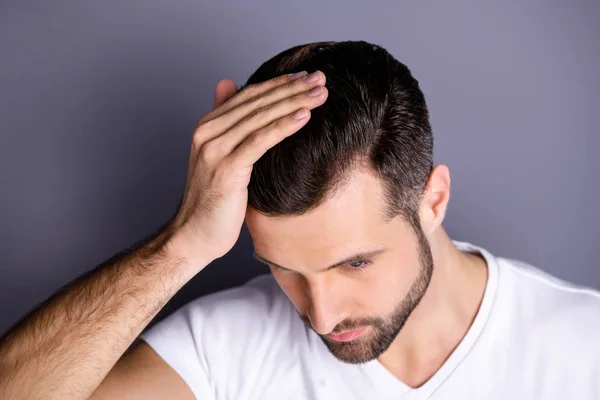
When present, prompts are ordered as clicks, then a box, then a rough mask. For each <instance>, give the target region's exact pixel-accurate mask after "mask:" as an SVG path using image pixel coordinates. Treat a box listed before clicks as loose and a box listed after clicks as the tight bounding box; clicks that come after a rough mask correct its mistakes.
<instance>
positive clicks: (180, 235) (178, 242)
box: [164, 231, 217, 279]
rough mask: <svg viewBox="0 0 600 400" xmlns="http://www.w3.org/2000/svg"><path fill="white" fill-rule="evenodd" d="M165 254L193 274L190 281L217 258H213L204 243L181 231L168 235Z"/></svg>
mask: <svg viewBox="0 0 600 400" xmlns="http://www.w3.org/2000/svg"><path fill="white" fill-rule="evenodd" d="M164 252H165V254H166V256H167V257H168V258H169V259H171V260H173V261H174V262H176V263H178V264H180V265H181V268H182V269H184V270H186V271H187V272H188V273H189V274H191V276H190V279H191V278H192V277H193V276H194V275H196V274H197V273H198V272H200V271H201V270H203V269H204V268H205V267H206V266H207V265H208V264H210V263H211V262H213V261H214V260H215V259H216V258H217V257H213V256H211V254H210V252H209V251H208V249H206V248H205V246H203V245H202V243H199V242H198V240H194V239H193V237H191V236H190V235H187V234H185V233H184V232H181V231H174V232H171V233H170V234H168V235H167V237H166V238H165V242H164Z"/></svg>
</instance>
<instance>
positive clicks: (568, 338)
mask: <svg viewBox="0 0 600 400" xmlns="http://www.w3.org/2000/svg"><path fill="white" fill-rule="evenodd" d="M497 261H498V266H499V270H500V276H501V282H502V281H504V282H502V283H501V285H500V287H502V286H503V285H504V289H503V292H502V293H503V294H502V297H503V299H504V300H506V301H508V302H512V307H511V312H513V313H514V318H517V319H520V320H521V321H522V325H523V326H524V327H527V332H526V334H527V336H529V337H530V338H531V339H532V340H535V341H537V342H538V343H540V345H543V346H544V347H546V349H553V350H552V351H558V352H572V353H573V354H595V356H596V357H598V358H600V340H598V338H599V337H600V292H599V291H598V290H596V289H593V288H590V287H586V286H582V285H577V284H574V283H571V282H568V281H565V280H563V279H560V278H558V277H556V276H553V275H551V274H549V273H547V272H544V271H542V270H541V269H539V268H537V267H534V266H533V265H531V264H528V263H525V262H522V261H518V260H513V259H507V258H497ZM590 352H591V353H590Z"/></svg>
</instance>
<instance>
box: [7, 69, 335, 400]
mask: <svg viewBox="0 0 600 400" xmlns="http://www.w3.org/2000/svg"><path fill="white" fill-rule="evenodd" d="M314 76H315V77H316V80H312V81H308V82H305V81H304V80H302V79H298V80H295V81H294V79H293V77H290V76H287V75H284V76H280V77H277V78H274V79H272V80H269V81H266V82H263V83H260V84H256V85H250V86H247V87H246V88H244V89H243V90H242V91H240V92H239V93H237V94H236V91H237V87H236V86H235V82H232V81H229V80H223V81H221V82H219V84H218V85H217V91H216V96H215V108H214V109H213V111H212V112H210V113H208V114H206V115H205V116H204V117H203V118H201V119H200V121H199V122H198V126H197V127H196V130H195V132H194V135H193V139H192V146H191V147H192V148H191V152H190V159H189V164H188V174H187V182H186V188H185V193H184V196H183V198H182V203H181V205H180V207H179V210H178V212H177V214H176V216H175V217H174V218H173V220H172V221H170V222H169V223H168V224H167V225H166V226H165V227H164V228H162V229H161V230H159V233H158V234H156V235H154V236H152V237H151V238H150V239H149V240H146V241H145V242H143V243H141V244H139V245H137V246H135V247H134V248H133V249H132V250H131V251H127V252H123V253H121V254H118V255H116V256H114V257H112V258H111V259H110V260H108V261H107V262H105V263H103V264H102V265H100V266H98V267H97V268H96V269H94V270H93V271H92V272H91V273H89V274H86V275H85V276H83V277H81V278H79V279H77V280H76V281H74V282H73V283H72V284H70V285H69V286H67V287H66V288H65V289H63V290H61V291H60V292H59V293H57V294H55V295H54V296H52V297H51V298H50V299H48V300H47V301H46V302H44V303H43V304H42V305H41V306H40V307H38V308H37V309H36V310H34V311H33V312H32V313H31V314H30V315H28V316H26V317H25V318H24V319H23V320H22V321H21V322H20V323H18V324H17V325H16V326H15V327H14V328H13V329H12V330H11V331H10V332H9V333H8V335H7V336H6V337H5V338H2V340H0V399H5V398H6V399H11V400H15V399H27V400H36V399H65V398H68V399H88V398H90V396H92V395H93V396H94V397H93V398H94V399H100V398H114V397H118V398H129V399H135V398H145V399H150V398H154V399H159V398H163V397H162V395H163V394H165V393H166V394H167V395H166V396H165V397H167V398H172V397H173V396H175V393H177V394H181V395H182V396H185V395H184V394H183V393H187V394H188V395H191V392H190V390H189V388H187V387H185V386H184V385H185V384H184V383H183V381H182V380H181V378H179V377H175V375H174V374H175V372H174V371H173V370H171V369H170V368H169V367H168V366H167V365H166V364H165V363H164V362H163V361H162V360H160V357H158V355H156V353H154V352H153V351H152V350H151V349H150V348H149V347H148V346H145V345H138V346H136V347H135V348H134V349H133V350H132V352H130V353H128V354H126V355H125V356H123V357H122V355H123V353H124V352H125V351H126V349H127V348H128V346H129V345H130V344H131V343H133V341H134V340H135V339H136V337H137V336H138V335H139V334H140V332H141V331H142V330H143V329H144V327H145V326H146V325H147V324H148V323H149V322H150V320H151V319H152V318H153V317H154V316H155V315H156V314H157V313H158V311H159V310H160V309H161V308H162V307H163V306H164V304H165V303H166V302H167V301H168V300H169V299H170V298H171V297H172V296H173V295H174V294H175V293H176V292H177V291H178V290H179V289H180V288H181V287H182V286H183V285H184V284H185V283H186V282H188V281H189V280H190V279H191V278H192V277H193V276H194V275H196V274H197V273H198V272H200V271H201V270H202V269H203V268H204V267H205V266H206V265H207V264H209V263H210V262H211V261H212V260H214V259H216V258H219V257H221V256H223V255H225V254H226V253H227V252H229V250H231V248H232V247H233V245H234V244H235V242H236V241H237V239H238V237H239V234H240V230H241V228H242V224H243V221H244V216H245V214H246V207H247V200H248V189H247V186H248V182H249V181H250V173H251V171H252V167H253V165H254V163H255V162H256V161H257V160H258V159H259V158H260V157H261V156H262V155H263V154H264V153H265V152H266V151H267V150H268V149H269V148H271V147H273V146H274V145H275V144H277V143H279V142H280V141H281V140H283V139H284V138H285V137H287V136H289V135H291V134H293V133H294V132H296V131H298V130H299V129H300V128H301V127H302V126H304V124H305V123H306V122H308V120H309V117H310V111H309V110H310V109H312V108H315V107H318V106H319V105H321V104H323V103H324V101H325V99H326V97H327V89H326V88H325V87H324V85H325V76H324V75H323V73H320V72H317V73H316V74H315V75H314ZM299 77H301V76H299ZM222 82H225V83H222ZM228 82H229V83H228ZM232 85H233V86H232ZM316 87H319V88H320V89H317V90H316V93H315V92H313V94H312V95H309V93H310V90H311V89H315V88H316ZM296 111H300V114H301V115H299V114H296V113H295V112H296ZM294 114H296V115H295V116H294ZM115 364H117V365H116V366H115ZM113 366H114V368H113ZM111 369H112V371H111ZM109 372H110V374H109ZM128 377H129V378H131V379H128ZM130 382H135V385H133V384H132V386H128V385H129V384H130ZM144 383H146V384H147V386H144V387H143V388H140V385H144ZM162 384H164V385H166V386H165V387H162V388H159V387H158V386H160V385H162ZM153 389H156V390H153ZM146 394H148V395H146ZM149 394H151V396H152V397H149V396H150V395H149Z"/></svg>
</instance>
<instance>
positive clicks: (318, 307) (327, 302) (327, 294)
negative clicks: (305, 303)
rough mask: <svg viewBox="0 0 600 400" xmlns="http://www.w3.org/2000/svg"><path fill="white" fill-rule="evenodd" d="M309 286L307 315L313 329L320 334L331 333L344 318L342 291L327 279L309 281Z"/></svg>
mask: <svg viewBox="0 0 600 400" xmlns="http://www.w3.org/2000/svg"><path fill="white" fill-rule="evenodd" d="M308 288H309V298H310V302H309V309H308V312H307V317H308V319H309V320H310V323H311V325H312V327H313V329H314V330H315V331H316V332H317V333H318V334H319V335H326V334H328V333H331V331H332V330H333V328H335V326H336V325H337V324H338V323H339V322H340V321H342V320H343V319H344V312H343V308H342V306H343V304H344V301H343V298H342V293H340V292H339V291H338V290H336V287H335V286H334V285H333V284H332V282H328V281H327V280H325V279H315V280H313V281H311V282H309V283H308Z"/></svg>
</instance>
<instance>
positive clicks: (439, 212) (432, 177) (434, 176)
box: [419, 164, 450, 234]
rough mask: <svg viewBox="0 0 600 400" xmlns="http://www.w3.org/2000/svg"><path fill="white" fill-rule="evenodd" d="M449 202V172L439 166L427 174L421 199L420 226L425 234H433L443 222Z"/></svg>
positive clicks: (446, 168)
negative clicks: (425, 187) (427, 178)
mask: <svg viewBox="0 0 600 400" xmlns="http://www.w3.org/2000/svg"><path fill="white" fill-rule="evenodd" d="M449 200H450V170H449V169H448V167H447V166H445V165H442V164H440V165H437V166H436V167H435V168H434V169H433V170H432V171H431V173H430V174H429V180H428V181H427V189H426V190H425V194H424V195H423V197H422V199H421V206H420V211H419V212H420V214H421V215H420V217H421V226H422V227H423V230H424V231H425V232H426V233H427V234H429V233H431V232H433V231H434V230H435V229H436V228H437V227H438V226H440V225H441V224H442V222H443V221H444V218H445V216H446V210H447V208H448V201H449Z"/></svg>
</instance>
